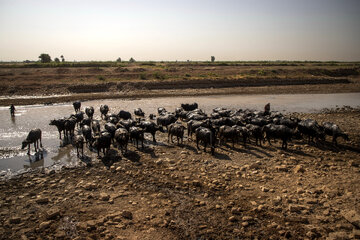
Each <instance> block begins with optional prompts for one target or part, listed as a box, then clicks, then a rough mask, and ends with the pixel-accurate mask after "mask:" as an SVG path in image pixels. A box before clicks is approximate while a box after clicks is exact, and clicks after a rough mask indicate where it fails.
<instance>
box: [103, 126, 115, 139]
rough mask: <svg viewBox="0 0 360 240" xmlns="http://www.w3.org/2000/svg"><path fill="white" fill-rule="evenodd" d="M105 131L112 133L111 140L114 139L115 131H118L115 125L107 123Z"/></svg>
mask: <svg viewBox="0 0 360 240" xmlns="http://www.w3.org/2000/svg"><path fill="white" fill-rule="evenodd" d="M105 129H106V131H108V132H109V133H110V135H111V138H112V139H113V138H114V136H115V131H116V126H115V124H113V123H106V124H105Z"/></svg>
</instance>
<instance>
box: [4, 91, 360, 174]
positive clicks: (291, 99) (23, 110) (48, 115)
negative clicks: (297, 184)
mask: <svg viewBox="0 0 360 240" xmlns="http://www.w3.org/2000/svg"><path fill="white" fill-rule="evenodd" d="M192 102H197V103H198V104H199V107H200V108H202V109H204V110H205V112H207V113H210V112H211V111H212V109H213V108H215V107H226V108H231V109H239V108H242V109H245V108H250V109H256V110H263V107H264V105H265V104H266V103H268V102H270V103H271V110H274V111H280V112H316V111H319V110H321V109H323V108H335V107H342V106H351V107H358V106H360V93H344V94H296V95H227V96H201V97H172V98H169V97H167V98H150V99H146V98H145V99H134V100H119V99H114V100H96V101H86V102H83V103H82V110H83V109H85V107H86V106H93V107H94V108H95V115H94V118H95V119H100V111H99V108H100V105H101V104H107V105H108V106H109V107H110V112H113V113H118V112H119V111H120V110H127V111H130V112H133V109H134V108H137V107H141V108H142V109H143V111H144V112H145V113H146V115H148V114H150V113H157V108H158V107H165V108H166V109H167V110H168V111H174V109H175V107H178V106H180V104H181V103H192ZM14 103H15V104H16V100H14ZM73 112H74V109H73V106H72V103H64V104H54V105H46V106H45V105H32V106H16V114H15V117H13V118H12V117H10V112H9V108H8V107H0V122H1V126H0V171H2V172H1V174H2V175H4V174H5V172H7V171H8V170H9V169H10V171H18V170H21V169H27V168H32V169H33V168H38V167H42V166H44V167H47V166H51V165H53V164H72V165H74V164H77V163H78V159H77V157H76V149H74V148H73V147H72V146H71V145H69V144H68V145H66V144H65V143H63V142H62V141H60V139H59V134H58V131H57V130H56V127H54V126H49V122H50V120H51V119H55V118H61V117H64V116H65V117H68V116H69V115H70V114H72V113H73ZM33 128H40V129H41V130H42V142H43V146H44V151H43V156H41V155H40V154H35V153H34V149H33V145H32V146H31V155H30V157H29V156H28V155H27V154H26V153H27V152H26V150H21V142H22V141H23V140H24V139H25V138H26V136H27V134H28V132H29V131H30V130H31V129H33ZM149 139H150V138H149ZM85 155H87V156H91V157H93V158H94V157H95V156H96V155H95V154H94V153H92V152H89V151H88V150H86V151H85ZM37 159H39V160H37Z"/></svg>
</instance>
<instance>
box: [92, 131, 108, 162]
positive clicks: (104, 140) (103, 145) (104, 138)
mask: <svg viewBox="0 0 360 240" xmlns="http://www.w3.org/2000/svg"><path fill="white" fill-rule="evenodd" d="M110 145H111V134H110V133H109V132H108V131H102V132H101V133H100V136H95V138H94V143H93V146H94V148H96V149H97V154H98V157H100V152H101V150H102V151H103V153H104V155H105V154H106V153H107V152H108V151H109V149H110Z"/></svg>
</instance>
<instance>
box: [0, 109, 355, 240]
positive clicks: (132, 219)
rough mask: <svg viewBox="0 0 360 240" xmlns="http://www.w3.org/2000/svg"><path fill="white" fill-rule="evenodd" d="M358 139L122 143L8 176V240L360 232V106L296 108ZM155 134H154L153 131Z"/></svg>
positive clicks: (4, 221)
mask: <svg viewBox="0 0 360 240" xmlns="http://www.w3.org/2000/svg"><path fill="white" fill-rule="evenodd" d="M295 115H297V116H299V117H301V118H314V119H316V120H318V121H319V122H322V121H324V120H327V121H333V122H335V123H338V124H339V125H340V126H341V127H342V128H343V130H345V131H346V132H348V133H349V135H350V139H351V141H350V142H345V141H343V140H339V146H338V147H335V146H332V145H331V143H330V139H329V138H328V139H327V143H310V144H308V143H307V142H306V141H304V140H301V141H300V140H293V141H292V142H291V143H290V144H289V147H288V150H286V151H284V150H281V144H280V142H276V143H273V145H272V146H269V145H268V144H265V145H264V146H263V147H259V146H255V145H254V144H250V145H248V146H247V147H246V148H244V147H243V146H242V145H240V144H236V145H235V147H234V148H232V146H231V144H228V145H225V146H221V147H219V148H217V149H216V154H215V156H211V155H210V154H209V152H207V153H204V152H203V151H202V150H201V151H198V150H197V149H196V146H195V143H194V142H188V141H187V140H185V141H184V144H183V145H177V144H176V143H174V144H171V143H170V144H167V142H166V137H167V136H166V135H165V134H163V133H161V134H160V135H159V142H160V143H159V144H158V145H156V146H155V147H146V148H145V149H144V150H142V149H136V148H134V147H133V146H132V145H131V146H130V152H129V154H128V155H127V156H126V157H122V156H121V154H119V153H118V151H117V150H116V149H115V148H112V149H111V151H110V153H109V156H107V157H106V158H104V159H103V160H104V162H105V163H107V164H108V163H109V162H111V163H112V162H113V164H112V165H111V166H104V164H103V163H102V162H101V161H100V162H96V161H94V163H93V164H91V165H89V164H88V165H87V166H85V164H84V166H82V167H78V168H72V169H70V168H64V169H62V170H61V171H59V172H54V171H50V172H48V171H46V170H39V171H36V172H34V173H32V174H26V175H23V176H19V177H16V178H13V179H10V180H6V181H5V180H4V181H1V182H0V222H1V225H0V239H23V240H25V239H353V238H355V239H356V238H357V239H359V238H360V230H359V228H360V191H359V184H360V168H359V165H360V154H359V147H360V134H359V126H360V111H359V110H358V109H353V110H340V111H331V112H326V113H316V114H299V113H297V114H295ZM149 137H150V136H149Z"/></svg>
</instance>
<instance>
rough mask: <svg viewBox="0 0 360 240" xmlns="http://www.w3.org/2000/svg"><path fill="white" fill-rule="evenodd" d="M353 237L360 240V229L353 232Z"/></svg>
mask: <svg viewBox="0 0 360 240" xmlns="http://www.w3.org/2000/svg"><path fill="white" fill-rule="evenodd" d="M352 237H353V238H354V239H360V230H359V229H355V228H354V229H353V232H352Z"/></svg>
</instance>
